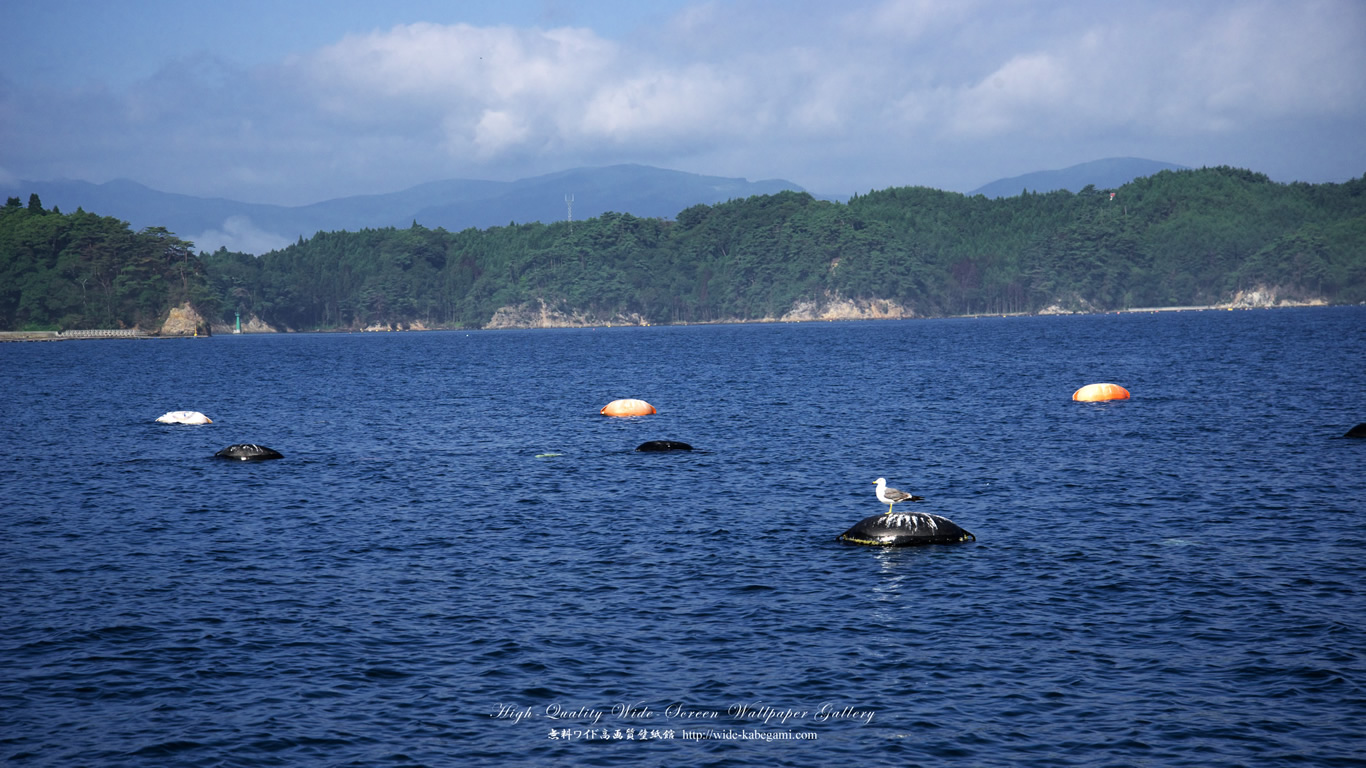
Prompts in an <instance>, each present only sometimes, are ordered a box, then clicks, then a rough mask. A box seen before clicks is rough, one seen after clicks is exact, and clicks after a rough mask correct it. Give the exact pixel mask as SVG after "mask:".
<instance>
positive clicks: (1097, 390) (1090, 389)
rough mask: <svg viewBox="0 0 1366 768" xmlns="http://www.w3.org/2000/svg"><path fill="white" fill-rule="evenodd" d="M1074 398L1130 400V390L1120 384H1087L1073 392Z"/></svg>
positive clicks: (1093, 400) (1092, 400)
mask: <svg viewBox="0 0 1366 768" xmlns="http://www.w3.org/2000/svg"><path fill="white" fill-rule="evenodd" d="M1072 399H1073V400H1085V401H1087V402H1095V401H1096V400H1128V399H1129V390H1127V389H1125V388H1124V387H1121V386H1120V385H1118V384H1087V385H1086V386H1084V387H1082V388H1081V389H1079V390H1077V391H1076V392H1073V393H1072Z"/></svg>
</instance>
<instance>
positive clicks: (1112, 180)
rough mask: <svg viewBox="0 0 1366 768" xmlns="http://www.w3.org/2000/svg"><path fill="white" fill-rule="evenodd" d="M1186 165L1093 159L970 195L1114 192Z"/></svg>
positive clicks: (1135, 159)
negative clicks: (1057, 191)
mask: <svg viewBox="0 0 1366 768" xmlns="http://www.w3.org/2000/svg"><path fill="white" fill-rule="evenodd" d="M1184 170H1188V169H1187V168H1186V167H1185V166H1181V165H1172V164H1171V163H1163V162H1159V161H1157V160H1144V159H1143V158H1141V157H1109V158H1106V159H1104V160H1092V161H1091V162H1089V163H1082V164H1080V165H1074V166H1072V167H1070V168H1063V169H1062V170H1058V171H1035V172H1034V173H1026V174H1025V175H1023V176H1012V177H1010V178H1008V179H1000V180H998V181H993V182H991V183H990V184H986V185H984V186H981V187H978V188H977V189H974V190H972V192H971V194H974V195H986V196H987V197H1014V196H1016V195H1018V194H1020V193H1021V192H1023V191H1025V190H1029V191H1030V192H1052V191H1054V190H1057V189H1065V190H1067V191H1069V192H1080V191H1082V190H1083V189H1085V188H1086V186H1087V185H1088V184H1090V185H1094V186H1095V187H1096V188H1097V189H1115V188H1117V187H1122V186H1124V185H1125V184H1128V183H1129V182H1131V181H1133V180H1134V179H1137V178H1141V177H1143V176H1151V175H1153V174H1154V173H1157V172H1158V171H1184Z"/></svg>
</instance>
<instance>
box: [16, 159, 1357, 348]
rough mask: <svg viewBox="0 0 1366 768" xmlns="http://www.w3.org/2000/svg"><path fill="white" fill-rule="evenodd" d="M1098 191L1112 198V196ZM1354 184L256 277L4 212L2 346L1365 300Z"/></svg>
mask: <svg viewBox="0 0 1366 768" xmlns="http://www.w3.org/2000/svg"><path fill="white" fill-rule="evenodd" d="M1112 192H1113V194H1112ZM1363 193H1366V176H1363V177H1362V178H1360V179H1355V180H1353V181H1350V182H1348V183H1345V184H1302V183H1296V184H1280V183H1275V182H1272V181H1271V180H1270V179H1268V178H1267V177H1266V176H1264V175H1262V174H1258V173H1253V172H1250V171H1245V170H1239V169H1233V168H1207V169H1201V170H1197V171H1163V172H1161V173H1158V174H1156V175H1154V176H1151V177H1147V178H1142V179H1137V180H1135V181H1133V182H1131V183H1129V184H1126V185H1124V186H1123V187H1120V188H1119V189H1117V190H1096V189H1093V188H1090V187H1088V188H1086V189H1084V190H1082V191H1081V192H1079V193H1076V194H1073V193H1071V192H1066V191H1058V192H1050V193H1047V194H1030V193H1025V194H1021V195H1020V196H1018V197H1012V198H1003V199H988V198H985V197H982V196H980V195H979V196H974V197H968V196H964V195H960V194H956V193H951V192H943V191H939V190H933V189H926V188H916V187H903V188H895V189H888V190H883V191H876V192H871V193H869V194H867V195H860V196H856V197H854V198H853V199H851V200H849V202H848V203H844V204H840V203H831V202H823V201H818V200H815V199H814V198H812V197H811V196H809V195H806V194H802V193H794V192H783V193H780V194H776V195H769V196H762V197H752V198H749V199H746V200H735V201H731V202H728V203H722V204H718V205H711V206H695V207H692V208H688V209H686V210H684V211H681V212H679V213H678V215H677V217H676V218H675V220H673V221H669V220H663V219H643V218H637V217H635V216H631V215H629V214H617V213H608V214H604V215H602V216H600V217H598V218H595V219H590V220H587V221H580V222H573V223H572V224H570V223H568V222H560V223H555V224H548V225H547V224H539V223H538V224H515V223H514V224H509V225H508V226H506V227H497V228H492V229H487V230H474V229H470V230H465V231H463V232H455V233H452V232H447V231H445V230H442V229H436V230H431V229H426V228H423V227H421V226H419V225H418V224H416V223H414V224H413V226H411V227H409V228H398V229H378V230H373V229H369V230H362V231H359V232H320V233H318V234H317V235H315V236H314V237H312V238H310V239H308V240H303V239H300V240H299V242H297V243H296V244H294V245H291V246H289V247H287V248H284V249H282V250H279V251H273V252H271V253H267V254H264V255H262V256H260V257H255V256H251V255H247V254H240V253H231V252H228V251H225V250H219V251H218V252H216V253H211V254H201V255H199V256H198V257H195V256H193V255H191V253H190V246H189V244H187V243H184V242H182V241H179V240H177V239H175V238H174V237H172V236H171V235H170V234H169V233H167V232H165V230H144V231H143V232H140V233H137V234H133V233H130V232H128V231H127V226H126V225H122V228H121V229H120V226H119V225H121V222H116V221H114V220H111V219H100V218H98V217H95V216H93V215H91V214H86V213H83V212H77V213H76V214H70V215H65V216H63V215H61V214H59V213H58V212H56V211H55V210H54V211H51V212H48V211H43V210H42V208H41V204H39V203H38V202H37V200H36V198H33V199H31V200H30V203H29V206H28V207H24V206H22V205H20V204H19V201H18V199H17V198H11V200H10V204H9V205H7V206H6V208H5V209H4V212H3V214H0V328H4V329H16V328H38V327H52V326H61V327H73V325H72V324H73V323H87V324H89V325H88V327H113V326H117V325H132V324H137V323H141V322H144V321H145V320H146V319H147V318H149V317H152V316H154V315H157V314H158V312H160V313H161V314H162V316H164V312H165V310H166V309H167V308H169V307H170V306H171V305H173V304H176V303H179V302H181V301H185V300H189V301H191V302H192V303H193V304H194V305H195V306H196V307H197V308H199V310H200V312H201V313H202V314H204V315H205V316H206V317H211V318H213V319H214V320H216V321H223V322H230V321H231V319H232V317H233V315H234V313H236V312H241V313H242V315H243V316H244V317H246V316H250V315H255V316H258V317H260V318H261V319H263V320H264V321H265V322H267V323H270V324H272V325H276V326H279V327H285V328H291V329H296V330H308V329H325V328H363V327H368V326H373V325H395V326H398V325H414V324H421V325H424V326H426V327H482V326H485V325H487V324H489V322H490V321H491V319H492V318H493V317H494V315H495V313H496V312H498V311H499V310H500V309H505V308H515V307H542V306H543V307H545V308H548V309H550V310H552V311H558V312H563V313H565V314H566V315H575V316H577V317H580V318H586V319H588V320H590V321H600V322H608V321H613V320H617V321H619V320H620V319H621V318H633V319H635V320H637V321H641V322H650V323H681V322H709V321H728V320H756V319H765V318H779V317H782V316H783V315H785V314H786V313H788V312H790V311H791V310H792V309H793V307H794V306H798V305H800V304H802V303H807V304H808V305H816V306H819V305H821V304H824V303H827V302H830V301H832V300H848V301H852V302H855V303H857V302H865V303H866V302H872V301H883V302H894V303H895V304H897V305H898V306H899V307H901V308H903V310H904V311H906V312H907V313H914V314H916V315H921V316H935V315H953V314H973V313H986V312H990V313H1002V312H1037V311H1040V310H1042V309H1044V308H1047V307H1060V308H1063V309H1073V310H1109V309H1119V308H1127V307H1139V306H1176V305H1193V304H1211V303H1218V302H1221V301H1226V300H1229V299H1230V298H1231V297H1232V296H1233V295H1234V294H1235V293H1236V292H1238V291H1241V290H1247V289H1253V288H1258V287H1270V288H1273V289H1275V291H1276V292H1277V293H1278V295H1279V296H1281V297H1283V298H1306V299H1307V298H1322V299H1325V300H1327V301H1329V302H1334V303H1357V302H1362V301H1366V194H1363Z"/></svg>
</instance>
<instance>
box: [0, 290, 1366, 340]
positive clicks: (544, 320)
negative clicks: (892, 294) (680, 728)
mask: <svg viewBox="0 0 1366 768" xmlns="http://www.w3.org/2000/svg"><path fill="white" fill-rule="evenodd" d="M1333 306H1360V305H1357V304H1331V303H1329V302H1327V301H1324V300H1322V299H1314V300H1310V301H1288V300H1283V301H1280V302H1276V303H1270V302H1265V303H1256V302H1247V301H1232V302H1225V303H1221V304H1205V305H1200V304H1196V305H1183V306H1174V307H1128V308H1125V309H1111V310H1075V311H1073V310H1063V309H1060V308H1057V307H1056V306H1054V307H1046V308H1044V309H1043V310H1040V311H1038V312H976V313H972V314H966V315H910V314H905V315H900V316H898V315H889V314H880V313H879V314H869V313H860V312H851V313H847V314H845V313H840V314H830V315H825V316H814V317H793V316H791V315H790V314H789V315H785V316H783V317H763V318H756V319H752V320H741V319H736V318H730V319H722V320H706V321H699V322H691V323H686V322H685V323H648V322H644V321H643V319H635V318H632V319H626V318H623V321H622V322H612V321H608V322H599V323H594V322H588V321H587V320H586V319H585V318H581V317H576V318H572V319H566V320H562V321H561V320H558V319H557V318H554V317H547V316H545V315H542V316H541V317H538V318H537V319H536V320H535V321H534V322H527V323H525V324H520V323H509V322H504V323H500V324H498V325H497V326H494V327H488V326H485V327H483V328H464V327H451V328H445V327H428V326H426V325H423V324H422V323H413V324H411V325H407V324H403V323H399V324H397V325H384V326H378V325H374V326H370V327H367V328H320V329H317V330H310V331H295V330H285V331H279V330H276V329H274V328H270V329H269V330H258V329H253V330H250V331H247V330H244V331H243V332H242V333H241V334H232V333H231V332H227V333H225V334H223V335H242V336H258V335H269V334H275V333H413V332H417V333H421V332H424V331H503V330H536V329H549V328H649V327H668V326H688V325H746V324H749V323H816V322H824V323H833V322H849V321H858V320H935V319H941V320H943V319H972V318H986V317H1052V316H1072V315H1124V314H1152V313H1157V312H1210V311H1217V312H1223V311H1228V312H1232V311H1233V310H1248V309H1297V308H1304V307H1333ZM632 320H634V322H632ZM257 322H258V323H259V324H260V326H262V327H264V328H269V326H266V325H265V324H264V323H260V321H257ZM214 330H219V329H218V328H215V329H214ZM166 338H175V339H188V338H212V335H210V334H206V335H203V336H188V335H181V334H175V335H169V336H163V335H160V334H152V333H147V332H145V331H139V330H135V329H134V330H129V329H117V330H115V329H109V330H105V329H89V330H68V331H0V342H7V341H71V340H77V339H81V340H89V339H166Z"/></svg>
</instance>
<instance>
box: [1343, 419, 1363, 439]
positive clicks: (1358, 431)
mask: <svg viewBox="0 0 1366 768" xmlns="http://www.w3.org/2000/svg"><path fill="white" fill-rule="evenodd" d="M1343 437H1366V421H1363V422H1361V423H1360V424H1358V425H1356V426H1355V427H1352V428H1351V429H1349V430H1347V434H1345V435H1343Z"/></svg>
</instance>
